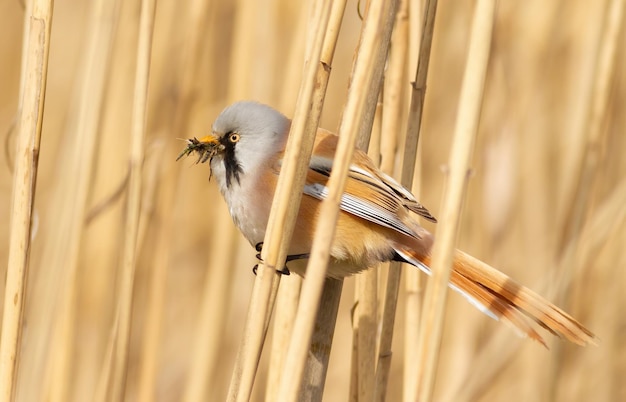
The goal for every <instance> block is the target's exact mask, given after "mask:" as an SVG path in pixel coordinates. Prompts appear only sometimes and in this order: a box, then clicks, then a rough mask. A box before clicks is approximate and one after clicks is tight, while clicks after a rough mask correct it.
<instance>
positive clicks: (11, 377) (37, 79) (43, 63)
mask: <svg viewBox="0 0 626 402" xmlns="http://www.w3.org/2000/svg"><path fill="white" fill-rule="evenodd" d="M52 4H53V3H52V1H46V0H43V1H35V2H33V4H32V5H31V6H30V7H29V8H28V10H26V18H25V24H24V25H25V29H24V32H25V34H24V42H23V61H22V71H23V73H22V80H21V84H20V103H19V109H20V110H19V123H18V126H17V127H18V131H19V133H18V142H17V149H16V158H15V166H14V167H13V169H14V170H13V197H12V200H11V224H10V234H11V239H10V245H9V254H8V266H7V271H6V287H5V293H4V297H5V300H4V308H3V314H2V332H1V338H0V390H1V391H0V399H1V400H4V401H9V400H12V399H13V397H14V394H15V392H14V390H15V388H14V387H15V383H16V374H17V366H18V363H19V349H20V341H21V333H22V321H23V307H24V300H25V297H24V293H25V288H26V278H27V275H28V265H29V259H30V251H31V237H32V236H33V233H31V230H32V227H33V223H32V222H33V206H34V199H35V189H36V184H37V170H38V164H39V148H40V143H41V128H42V121H43V111H44V100H45V94H46V82H47V78H48V55H49V50H50V29H51V23H52Z"/></svg>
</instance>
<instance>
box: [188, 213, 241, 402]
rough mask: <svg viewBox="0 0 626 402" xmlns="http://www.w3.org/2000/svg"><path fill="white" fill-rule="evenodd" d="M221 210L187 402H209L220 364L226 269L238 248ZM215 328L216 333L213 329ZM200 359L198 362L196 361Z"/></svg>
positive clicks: (228, 278) (229, 272)
mask: <svg viewBox="0 0 626 402" xmlns="http://www.w3.org/2000/svg"><path fill="white" fill-rule="evenodd" d="M220 209H221V210H220V211H218V213H217V222H216V228H219V233H215V235H214V241H213V244H212V245H211V250H213V252H212V253H211V260H210V261H209V264H208V266H209V268H210V271H209V272H208V274H207V276H206V279H205V284H204V292H203V295H204V297H203V300H202V306H201V308H200V317H201V319H200V322H199V325H198V328H197V329H196V340H195V347H194V348H193V350H194V351H195V353H196V358H194V360H193V362H192V365H191V368H190V377H189V383H188V385H187V387H186V388H185V396H184V398H183V400H184V401H186V402H194V401H206V400H208V399H210V395H211V394H210V392H209V393H208V392H207V391H209V390H210V389H211V387H209V385H210V384H211V383H212V379H213V374H214V373H215V369H216V365H217V364H218V363H219V350H220V349H219V348H220V344H221V342H222V340H221V339H220V335H221V334H222V331H220V330H219V328H223V326H224V325H225V324H226V313H227V311H228V306H227V305H226V304H227V303H228V300H229V299H230V298H229V297H228V295H229V294H230V289H229V286H228V285H229V283H230V282H231V276H232V273H233V270H232V268H231V267H229V261H231V260H232V255H233V252H234V250H235V248H236V244H237V236H236V235H237V232H236V229H235V227H234V226H233V225H232V222H231V219H230V215H229V214H228V211H227V210H226V207H225V205H223V204H222V208H220ZM216 328H217V329H216ZM198 355H199V358H198Z"/></svg>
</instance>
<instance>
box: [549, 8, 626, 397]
mask: <svg viewBox="0 0 626 402" xmlns="http://www.w3.org/2000/svg"><path fill="white" fill-rule="evenodd" d="M624 3H625V2H624V1H623V0H612V1H610V2H608V3H607V5H606V10H605V12H604V20H605V21H604V23H603V24H602V25H601V26H603V27H604V31H603V32H602V35H601V37H600V43H599V44H598V48H599V51H598V57H597V63H596V65H595V69H594V70H595V71H594V74H593V79H594V83H593V88H592V92H591V99H590V100H589V109H588V115H587V120H586V121H585V133H586V144H585V148H584V150H583V157H582V159H581V160H580V164H579V166H578V172H577V173H578V174H577V175H576V176H575V177H576V183H575V184H574V186H573V187H572V189H573V190H572V191H571V193H570V198H569V199H568V201H569V202H568V204H566V205H569V208H568V209H567V214H566V217H565V222H564V225H563V232H562V235H561V247H560V250H561V253H562V255H561V256H562V257H565V258H563V261H564V262H566V259H567V258H566V255H565V254H567V253H566V251H567V250H572V249H576V248H577V246H578V244H579V240H580V235H579V233H580V230H581V228H582V227H583V224H584V222H585V218H586V217H587V216H588V212H589V208H590V205H591V200H592V196H593V189H594V184H595V183H596V180H597V171H598V166H599V165H600V163H601V159H602V158H601V152H602V142H603V140H604V137H605V136H606V133H607V131H608V130H606V129H603V124H604V122H605V120H606V115H607V105H608V103H609V96H610V93H611V89H612V85H611V84H612V82H613V79H614V70H615V64H616V56H617V49H618V43H619V33H620V30H621V27H622V25H623V20H624V18H623V15H624ZM569 267H570V265H566V264H563V265H562V268H564V269H563V270H562V271H561V273H562V274H561V275H560V276H559V281H560V285H561V286H560V288H561V289H567V288H568V284H569V283H570V282H571V279H572V276H573V275H574V270H572V269H569ZM564 294H565V292H562V293H561V295H562V296H561V297H560V298H559V299H560V301H563V299H564ZM555 353H556V354H557V356H561V355H562V354H563V345H560V344H557V346H556V350H555ZM552 362H553V365H552V367H551V371H550V377H551V381H549V384H550V385H551V386H550V397H552V398H554V397H556V392H557V384H558V381H557V378H558V375H559V372H560V371H561V368H562V366H563V359H560V358H555V359H553V360H552Z"/></svg>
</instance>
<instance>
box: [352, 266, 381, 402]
mask: <svg viewBox="0 0 626 402" xmlns="http://www.w3.org/2000/svg"><path fill="white" fill-rule="evenodd" d="M356 282H357V286H356V288H355V290H356V292H355V296H356V300H355V306H356V308H355V311H354V312H355V313H354V331H355V332H356V333H357V334H356V336H355V337H353V339H355V338H356V341H357V349H356V351H357V360H356V363H357V366H356V372H357V376H356V380H357V395H358V400H359V401H371V400H373V399H374V392H375V387H376V381H375V378H376V340H377V332H378V331H377V329H378V325H377V321H378V316H377V314H378V269H377V268H376V269H368V270H367V271H365V272H362V273H360V274H359V275H358V276H357V277H356ZM352 369H353V370H354V369H355V367H353V368H352Z"/></svg>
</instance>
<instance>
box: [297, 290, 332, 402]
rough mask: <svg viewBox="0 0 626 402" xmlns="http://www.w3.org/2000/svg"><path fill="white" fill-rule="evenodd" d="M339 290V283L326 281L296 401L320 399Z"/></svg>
mask: <svg viewBox="0 0 626 402" xmlns="http://www.w3.org/2000/svg"><path fill="white" fill-rule="evenodd" d="M342 288H343V281H342V280H337V279H332V278H326V282H325V283H324V290H323V292H322V298H321V301H320V308H319V310H318V312H317V317H316V318H315V322H316V328H315V330H314V331H313V335H312V336H311V345H310V349H309V354H308V357H307V361H306V364H305V368H304V374H303V378H304V379H303V383H302V386H301V387H300V391H299V393H298V399H297V400H298V401H321V400H322V396H323V394H324V384H325V383H326V372H327V371H328V361H329V359H330V348H331V346H332V342H333V334H334V332H335V323H336V322H337V311H338V310H339V301H340V299H341V289H342Z"/></svg>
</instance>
